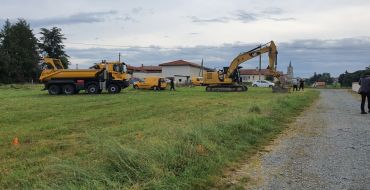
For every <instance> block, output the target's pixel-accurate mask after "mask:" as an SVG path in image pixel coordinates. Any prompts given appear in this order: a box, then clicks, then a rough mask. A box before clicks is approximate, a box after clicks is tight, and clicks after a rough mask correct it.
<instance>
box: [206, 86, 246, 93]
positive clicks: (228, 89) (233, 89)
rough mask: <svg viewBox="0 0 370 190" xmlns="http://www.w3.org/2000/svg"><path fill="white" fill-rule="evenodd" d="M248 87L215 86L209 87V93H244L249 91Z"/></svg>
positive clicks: (207, 89)
mask: <svg viewBox="0 0 370 190" xmlns="http://www.w3.org/2000/svg"><path fill="white" fill-rule="evenodd" d="M247 90H248V87H247V86H244V85H215V86H207V87H206V91H207V92H244V91H247Z"/></svg>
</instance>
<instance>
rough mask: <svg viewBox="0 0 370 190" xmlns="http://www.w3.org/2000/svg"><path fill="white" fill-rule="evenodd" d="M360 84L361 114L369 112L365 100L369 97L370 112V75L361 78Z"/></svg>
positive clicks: (369, 106) (369, 109)
mask: <svg viewBox="0 0 370 190" xmlns="http://www.w3.org/2000/svg"><path fill="white" fill-rule="evenodd" d="M358 84H359V85H360V86H361V87H360V89H359V90H358V93H359V94H361V114H367V112H365V102H366V98H367V108H368V111H369V112H370V75H366V76H365V77H363V78H361V79H360V81H359V82H358Z"/></svg>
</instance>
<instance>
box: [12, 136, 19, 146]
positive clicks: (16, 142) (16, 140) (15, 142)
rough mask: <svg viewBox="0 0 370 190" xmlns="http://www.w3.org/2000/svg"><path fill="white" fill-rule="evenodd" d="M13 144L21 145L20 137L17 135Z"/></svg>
mask: <svg viewBox="0 0 370 190" xmlns="http://www.w3.org/2000/svg"><path fill="white" fill-rule="evenodd" d="M13 145H19V139H18V137H15V138H14V139H13Z"/></svg>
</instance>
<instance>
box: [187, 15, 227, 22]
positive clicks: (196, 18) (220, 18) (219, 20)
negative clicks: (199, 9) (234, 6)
mask: <svg viewBox="0 0 370 190" xmlns="http://www.w3.org/2000/svg"><path fill="white" fill-rule="evenodd" d="M190 19H191V21H192V22H195V23H207V22H221V23H225V22H228V21H229V20H230V18H228V17H218V18H208V19H201V18H198V17H196V16H192V17H190Z"/></svg>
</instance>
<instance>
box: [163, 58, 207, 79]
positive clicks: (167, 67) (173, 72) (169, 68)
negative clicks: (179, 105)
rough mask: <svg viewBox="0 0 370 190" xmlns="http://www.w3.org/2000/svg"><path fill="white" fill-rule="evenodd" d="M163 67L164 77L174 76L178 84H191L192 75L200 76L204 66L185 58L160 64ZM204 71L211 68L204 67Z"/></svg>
mask: <svg viewBox="0 0 370 190" xmlns="http://www.w3.org/2000/svg"><path fill="white" fill-rule="evenodd" d="M159 66H160V67H162V77H166V78H174V79H175V83H176V84H189V83H190V78H191V77H192V76H200V74H201V73H202V69H201V68H202V67H201V66H200V65H198V64H196V63H191V62H188V61H184V60H177V61H171V62H167V63H162V64H159ZM203 69H204V72H206V71H208V70H211V69H209V68H203Z"/></svg>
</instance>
